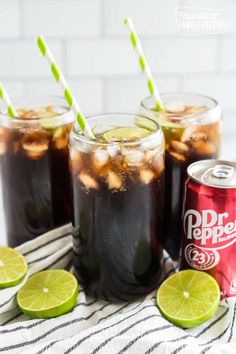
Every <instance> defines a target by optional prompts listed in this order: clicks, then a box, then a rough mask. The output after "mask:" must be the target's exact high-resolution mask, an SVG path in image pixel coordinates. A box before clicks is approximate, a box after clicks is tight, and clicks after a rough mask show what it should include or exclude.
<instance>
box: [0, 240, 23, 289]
mask: <svg viewBox="0 0 236 354" xmlns="http://www.w3.org/2000/svg"><path fill="white" fill-rule="evenodd" d="M26 272H27V263H26V260H25V258H24V257H23V256H22V254H20V253H19V252H17V251H15V250H14V249H12V248H10V247H0V288H8V287H10V286H15V285H17V284H19V283H20V282H21V281H22V280H23V279H24V277H25V275H26Z"/></svg>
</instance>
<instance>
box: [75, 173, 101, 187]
mask: <svg viewBox="0 0 236 354" xmlns="http://www.w3.org/2000/svg"><path fill="white" fill-rule="evenodd" d="M79 179H80V181H81V182H82V183H83V184H84V186H85V187H86V188H87V189H98V183H97V181H96V180H95V179H94V178H93V177H91V176H89V175H88V174H87V173H86V172H84V171H82V172H80V174H79Z"/></svg>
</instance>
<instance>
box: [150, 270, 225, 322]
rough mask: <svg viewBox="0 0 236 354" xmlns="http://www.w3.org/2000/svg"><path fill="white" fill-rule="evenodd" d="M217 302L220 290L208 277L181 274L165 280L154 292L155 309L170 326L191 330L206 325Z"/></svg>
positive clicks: (200, 273) (195, 271) (183, 272)
mask: <svg viewBox="0 0 236 354" xmlns="http://www.w3.org/2000/svg"><path fill="white" fill-rule="evenodd" d="M219 302H220V288H219V285H218V284H217V282H216V281H215V279H214V278H213V277H212V276H210V275H209V274H207V273H205V272H201V271H197V270H183V271H181V272H178V273H175V274H174V275H172V276H171V277H169V278H168V279H166V280H165V281H164V282H163V283H162V284H161V286H160V288H159V289H158V291H157V305H158V307H159V309H160V311H161V313H162V314H163V316H164V317H166V318H167V319H168V320H169V321H170V322H172V323H173V324H175V325H177V326H180V327H183V328H191V327H195V326H198V325H200V324H202V323H204V322H206V321H208V320H209V319H210V318H211V317H212V316H213V315H214V313H215V311H216V309H217V307H218V305H219Z"/></svg>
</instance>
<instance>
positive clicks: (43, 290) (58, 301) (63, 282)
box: [17, 269, 78, 318]
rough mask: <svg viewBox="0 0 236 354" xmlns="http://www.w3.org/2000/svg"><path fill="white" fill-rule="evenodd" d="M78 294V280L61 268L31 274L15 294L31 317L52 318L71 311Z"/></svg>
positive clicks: (19, 304)
mask: <svg viewBox="0 0 236 354" xmlns="http://www.w3.org/2000/svg"><path fill="white" fill-rule="evenodd" d="M77 295H78V282H77V280H76V278H75V277H74V276H73V275H72V274H71V273H69V272H67V271H65V270H62V269H53V270H46V271H43V272H40V273H37V274H34V275H32V277H30V278H29V279H28V280H27V282H26V283H25V284H24V285H23V287H22V288H21V289H20V290H19V292H18V294H17V303H18V306H19V307H20V309H21V310H22V311H23V312H24V314H25V315H27V316H29V317H31V318H52V317H57V316H60V315H63V314H65V313H67V312H69V311H71V310H72V309H73V308H74V306H75V303H76V299H77Z"/></svg>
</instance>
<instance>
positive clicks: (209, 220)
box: [180, 160, 236, 299]
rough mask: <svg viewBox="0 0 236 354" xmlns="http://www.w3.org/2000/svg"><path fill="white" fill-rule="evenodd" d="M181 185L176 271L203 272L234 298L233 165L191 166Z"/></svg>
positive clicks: (235, 166)
mask: <svg viewBox="0 0 236 354" xmlns="http://www.w3.org/2000/svg"><path fill="white" fill-rule="evenodd" d="M187 173H188V178H187V180H186V184H185V196H184V206H183V218H182V221H183V223H182V226H183V227H182V240H181V254H180V269H188V268H192V269H197V270H203V271H206V272H207V273H209V274H210V275H212V276H213V277H214V278H215V279H216V281H217V282H218V284H219V286H220V289H221V298H222V299H224V298H227V297H230V296H236V163H234V162H229V161H220V160H203V161H198V162H195V163H193V164H191V165H190V166H189V167H188V169H187Z"/></svg>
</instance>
